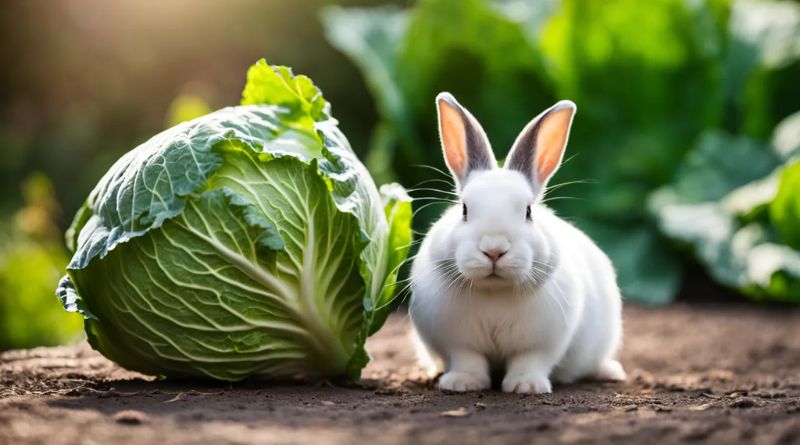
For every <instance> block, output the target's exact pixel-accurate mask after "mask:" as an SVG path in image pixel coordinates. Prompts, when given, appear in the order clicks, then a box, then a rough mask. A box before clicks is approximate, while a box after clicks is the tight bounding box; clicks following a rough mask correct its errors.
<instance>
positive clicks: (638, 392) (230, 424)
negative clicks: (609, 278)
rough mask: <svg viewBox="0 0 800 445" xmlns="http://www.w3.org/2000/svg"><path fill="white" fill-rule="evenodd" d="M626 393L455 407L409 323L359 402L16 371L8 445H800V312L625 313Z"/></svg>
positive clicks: (350, 393)
mask: <svg viewBox="0 0 800 445" xmlns="http://www.w3.org/2000/svg"><path fill="white" fill-rule="evenodd" d="M625 316H626V339H625V346H624V348H623V351H622V354H621V360H622V363H623V364H624V365H625V367H626V368H627V370H628V373H629V375H630V378H629V381H628V382H626V383H622V384H612V383H591V382H587V383H580V384H576V385H571V386H566V387H556V388H555V393H554V394H550V395H543V396H519V395H510V394H503V393H500V392H497V391H489V392H484V393H473V394H443V393H441V392H439V391H438V390H437V389H435V386H434V383H433V382H429V381H426V380H424V379H422V378H421V377H420V375H421V374H420V371H419V370H418V369H417V368H416V367H415V366H414V363H413V359H412V357H413V354H412V352H411V348H410V347H409V342H408V341H407V338H406V333H407V331H408V322H407V319H406V317H404V316H403V315H396V316H394V317H393V318H391V319H390V321H389V323H388V325H387V326H386V327H385V328H384V329H383V330H382V331H381V333H380V334H379V335H377V336H376V337H375V338H373V339H371V341H370V345H369V347H370V350H371V351H372V353H373V355H374V357H375V360H374V361H373V362H372V363H371V364H370V366H369V367H368V368H367V369H366V370H365V372H364V377H365V380H364V381H362V383H361V384H360V385H358V386H356V387H348V388H343V387H335V386H331V385H327V384H326V385H317V386H303V385H287V384H281V385H266V384H263V383H254V382H245V383H240V384H236V385H219V384H217V385H215V384H202V383H201V384H198V383H174V382H154V381H152V379H150V378H147V377H143V376H141V375H138V374H135V373H131V372H127V371H124V370H121V369H119V368H117V367H116V366H114V365H113V364H111V363H110V362H108V361H106V360H105V359H103V358H102V357H101V356H100V355H98V354H97V353H95V352H93V351H91V350H90V349H89V348H88V346H86V345H79V346H74V347H63V348H39V349H33V350H24V351H11V352H7V353H5V354H2V355H0V444H23V443H41V444H68V443H69V444H72V443H96V444H106V443H109V444H110V443H113V444H123V443H135V444H152V443H170V444H193V445H195V444H198V443H215V444H229V443H230V444H233V443H296V442H307V443H314V444H320V443H341V444H350V443H354V442H364V443H372V444H393V443H414V444H417V443H453V444H469V443H554V442H563V443H606V442H620V441H627V442H629V443H646V442H645V441H649V442H653V441H655V442H656V443H688V442H693V443H702V442H707V443H712V442H713V443H723V444H731V443H740V442H742V443H769V444H773V443H774V444H794V443H800V309H793V308H786V307H777V308H776V307H772V308H764V307H754V306H747V305H727V306H715V305H709V304H705V305H687V304H685V303H682V304H678V305H675V306H672V307H670V308H666V309H659V310H648V309H643V308H638V307H629V308H627V309H626V311H625Z"/></svg>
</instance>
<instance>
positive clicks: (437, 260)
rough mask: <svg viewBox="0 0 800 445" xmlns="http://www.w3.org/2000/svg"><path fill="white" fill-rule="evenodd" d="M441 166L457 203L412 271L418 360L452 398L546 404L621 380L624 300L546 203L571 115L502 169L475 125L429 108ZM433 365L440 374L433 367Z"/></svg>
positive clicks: (593, 250) (562, 111)
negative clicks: (487, 396) (480, 396)
mask: <svg viewBox="0 0 800 445" xmlns="http://www.w3.org/2000/svg"><path fill="white" fill-rule="evenodd" d="M436 103H437V108H438V111H439V130H440V136H441V140H442V146H443V148H444V155H445V160H446V162H447V166H448V167H449V168H450V171H451V172H452V173H453V176H454V178H455V180H456V187H457V192H458V194H459V196H460V198H461V202H462V204H459V205H454V206H453V207H451V208H450V209H448V210H447V211H446V212H445V214H444V215H443V216H442V217H441V219H439V220H438V221H437V222H436V223H435V224H434V225H433V227H432V228H431V229H430V231H429V232H428V234H427V236H426V237H425V240H424V241H423V243H422V245H421V247H420V251H419V254H418V255H417V257H416V259H415V260H414V264H413V267H412V272H411V280H412V285H411V288H412V292H413V296H412V301H411V309H410V311H411V319H412V320H413V324H414V327H415V331H416V332H415V334H416V336H417V339H418V340H420V341H418V342H417V343H418V346H420V347H421V348H422V350H421V351H420V352H421V357H423V358H424V357H428V358H429V359H432V361H431V360H428V361H429V363H428V364H429V365H430V366H433V368H431V369H429V371H431V372H432V373H437V372H444V374H443V375H442V376H441V378H440V380H439V387H440V388H441V389H442V390H448V391H475V390H482V389H486V388H489V387H490V385H491V381H490V371H494V370H504V371H505V377H504V378H503V380H502V389H503V391H506V392H516V393H549V392H551V391H552V386H551V383H550V379H551V378H553V379H555V380H556V381H557V382H560V383H569V382H573V381H575V380H577V379H580V378H584V377H594V378H598V379H605V380H624V379H625V371H624V370H623V368H622V365H620V363H619V362H618V361H616V360H615V359H614V355H615V354H616V352H617V349H618V347H619V344H620V341H621V337H622V320H621V309H622V300H621V297H620V292H619V289H618V287H617V283H616V276H615V272H614V268H613V266H612V265H611V261H610V260H609V258H608V257H607V256H606V255H605V254H604V253H603V252H602V251H601V250H600V249H599V248H598V247H597V246H596V245H595V244H594V243H593V242H592V241H591V240H590V239H589V237H587V236H586V235H585V234H584V233H583V232H581V231H580V230H578V229H577V228H575V227H574V226H572V225H571V224H569V223H567V222H565V221H564V220H562V219H560V218H559V217H557V216H556V215H555V214H554V213H553V212H552V211H551V210H550V209H548V208H547V207H545V206H544V205H543V204H542V203H541V196H542V192H543V191H544V189H545V185H546V184H547V181H548V179H549V178H550V177H551V176H552V175H553V173H554V172H555V171H556V169H557V168H558V166H559V165H560V163H561V159H562V157H563V154H564V149H565V147H566V143H567V139H568V137H569V129H570V125H571V124H572V118H573V116H574V114H575V109H576V108H575V104H574V103H572V102H570V101H561V102H559V103H557V104H555V105H554V106H553V107H551V108H550V109H548V110H546V111H544V112H543V113H542V114H540V115H539V116H537V117H536V118H535V119H533V120H532V121H531V122H530V123H529V124H528V125H527V126H526V127H525V128H524V129H523V130H522V133H521V134H520V135H519V137H517V140H516V142H514V146H513V148H512V149H511V151H510V152H509V155H508V158H507V160H506V162H505V166H504V167H503V168H498V166H497V162H496V161H495V159H494V155H493V154H492V151H491V147H490V146H489V141H488V139H487V138H486V135H485V133H484V131H483V129H482V128H481V126H480V124H479V123H478V122H477V121H476V120H475V118H474V117H473V116H472V115H471V114H470V113H469V112H468V111H467V110H466V109H464V108H463V107H461V105H459V103H458V102H457V101H456V100H455V98H453V96H452V95H450V94H449V93H441V94H439V96H437V98H436ZM433 362H437V363H433Z"/></svg>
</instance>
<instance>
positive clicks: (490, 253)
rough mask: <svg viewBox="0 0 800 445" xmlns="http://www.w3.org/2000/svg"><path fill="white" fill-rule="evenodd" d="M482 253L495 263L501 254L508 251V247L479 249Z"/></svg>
mask: <svg viewBox="0 0 800 445" xmlns="http://www.w3.org/2000/svg"><path fill="white" fill-rule="evenodd" d="M481 252H483V254H484V255H486V256H487V257H488V258H489V259H490V260H492V262H493V263H496V262H497V260H499V259H500V258H501V257H502V256H503V255H505V254H506V252H508V249H497V248H495V249H489V250H481Z"/></svg>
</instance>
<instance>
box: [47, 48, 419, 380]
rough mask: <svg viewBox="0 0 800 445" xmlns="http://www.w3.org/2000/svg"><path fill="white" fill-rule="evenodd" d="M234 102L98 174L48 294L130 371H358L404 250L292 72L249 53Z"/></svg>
mask: <svg viewBox="0 0 800 445" xmlns="http://www.w3.org/2000/svg"><path fill="white" fill-rule="evenodd" d="M242 103H243V105H241V106H237V107H229V108H225V109H222V110H219V111H216V112H214V113H211V114H208V115H206V116H203V117H200V118H197V119H194V120H191V121H188V122H185V123H182V124H180V125H178V126H175V127H173V128H171V129H169V130H166V131H164V132H162V133H161V134H159V135H157V136H155V137H153V138H152V139H150V140H149V141H147V142H145V143H144V144H142V145H140V146H139V147H137V148H136V149H134V150H133V151H131V152H129V153H128V154H127V155H125V156H124V157H123V158H122V159H120V160H119V161H118V162H117V163H116V164H115V165H114V166H113V167H112V168H111V170H110V171H109V172H108V173H107V174H106V175H105V176H104V177H103V179H102V180H101V181H100V183H99V184H98V185H97V187H96V188H95V189H94V191H93V192H92V193H91V195H90V196H89V199H88V200H87V202H86V204H85V205H84V207H83V209H82V210H81V211H80V212H79V214H78V215H77V216H76V218H75V222H74V224H73V227H72V228H71V230H70V233H68V241H69V244H70V248H71V249H73V250H74V256H73V259H72V262H71V263H70V265H69V266H68V268H67V272H68V275H67V276H66V277H65V278H64V279H63V280H62V283H61V285H60V287H59V290H58V293H59V296H60V297H61V299H62V301H63V303H64V305H65V307H66V308H67V309H68V310H77V311H79V312H81V313H83V314H84V316H85V317H86V332H87V335H88V338H89V342H90V343H91V344H92V346H93V347H94V348H96V349H98V350H99V351H100V352H102V353H103V354H104V355H106V356H107V357H109V358H111V359H112V360H115V361H116V362H118V363H120V364H121V365H123V366H125V367H127V368H129V369H133V370H138V371H141V372H145V373H149V374H157V375H166V376H169V377H185V376H195V377H212V378H216V379H221V380H239V379H242V378H245V377H248V376H251V375H266V376H286V375H292V374H295V373H300V374H305V375H310V376H319V377H348V378H351V379H352V378H357V377H358V375H359V374H360V370H361V368H363V366H364V365H365V364H366V361H367V360H368V356H367V355H366V352H365V351H364V342H365V340H366V337H367V336H368V335H369V334H370V333H372V332H374V331H375V330H376V329H377V327H378V326H379V325H380V324H381V323H382V322H383V320H384V319H385V314H384V313H383V308H386V307H388V306H389V305H390V303H391V301H392V299H393V297H394V280H395V277H396V272H397V269H398V268H399V266H400V263H401V262H402V260H403V259H404V257H405V254H406V252H407V250H408V245H409V244H410V236H411V235H410V216H409V215H410V212H411V210H410V202H409V199H408V197H407V196H406V195H405V193H404V192H403V191H402V188H400V187H399V186H396V185H395V186H392V187H390V188H387V189H385V190H386V193H384V194H383V196H382V195H381V194H380V193H379V191H378V189H377V188H376V187H375V185H374V183H373V181H372V179H371V178H370V176H369V173H368V172H367V171H366V169H365V168H364V167H363V165H361V163H360V162H359V161H358V159H357V158H356V157H355V154H354V153H353V151H352V149H351V148H350V146H349V144H348V142H347V140H346V138H345V137H344V136H343V135H342V134H341V132H339V130H338V128H337V126H336V121H335V120H333V119H332V118H331V117H330V111H329V105H328V103H327V102H326V101H325V100H324V99H323V98H322V95H321V93H320V92H319V90H318V89H317V88H316V87H315V86H314V85H313V84H312V83H311V81H310V80H309V79H308V78H307V77H305V76H294V75H293V74H292V73H291V71H290V70H289V69H288V68H286V67H270V66H268V65H267V64H266V63H265V62H264V61H263V60H262V61H261V62H259V63H257V64H256V65H255V66H253V67H252V68H251V69H250V71H249V72H248V82H247V85H246V87H245V89H244V93H243V97H242Z"/></svg>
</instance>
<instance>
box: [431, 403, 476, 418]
mask: <svg viewBox="0 0 800 445" xmlns="http://www.w3.org/2000/svg"><path fill="white" fill-rule="evenodd" d="M469 415H470V412H469V410H468V409H466V408H464V407H463V406H462V407H459V408H457V409H451V410H449V411H442V412H441V413H439V416H440V417H467V416H469Z"/></svg>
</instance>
